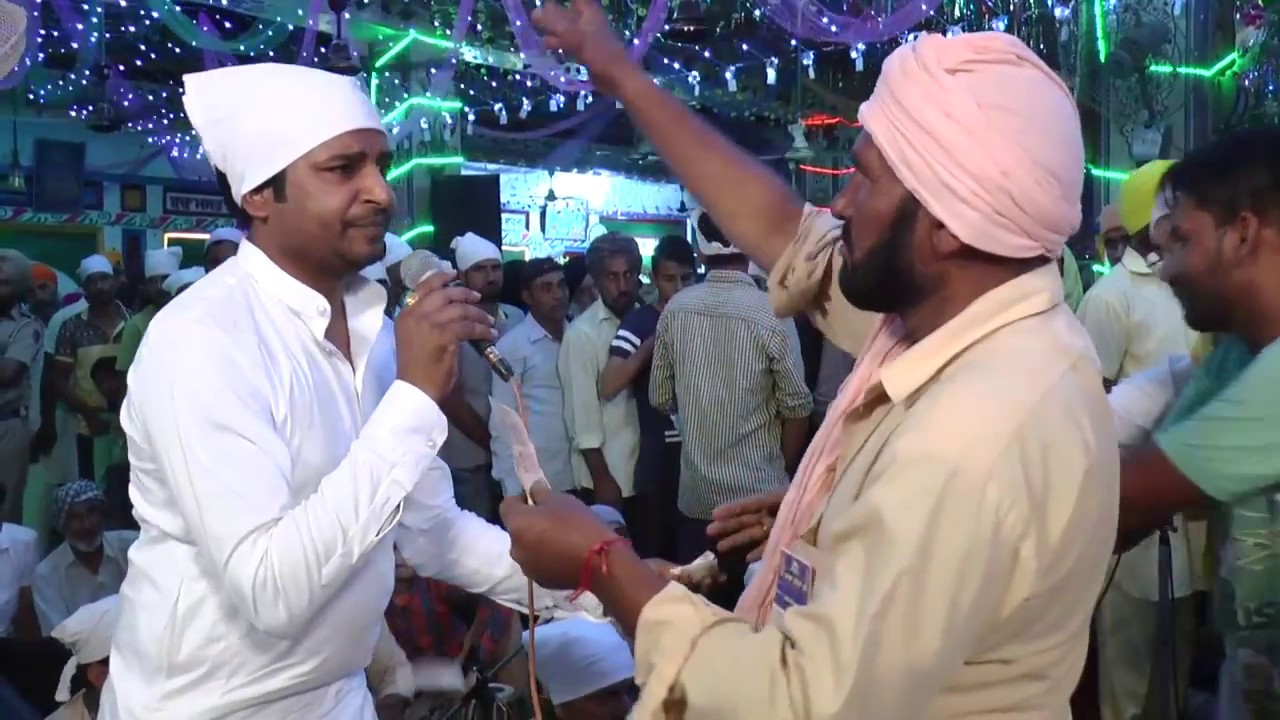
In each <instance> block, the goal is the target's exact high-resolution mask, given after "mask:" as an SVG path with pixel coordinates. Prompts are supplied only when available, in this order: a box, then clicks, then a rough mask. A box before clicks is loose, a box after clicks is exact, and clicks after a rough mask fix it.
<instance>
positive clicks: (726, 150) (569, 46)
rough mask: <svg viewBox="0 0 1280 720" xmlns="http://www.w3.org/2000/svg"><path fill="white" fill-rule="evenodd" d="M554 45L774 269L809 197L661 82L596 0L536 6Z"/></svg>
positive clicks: (736, 237)
mask: <svg viewBox="0 0 1280 720" xmlns="http://www.w3.org/2000/svg"><path fill="white" fill-rule="evenodd" d="M534 24H535V25H537V26H538V27H539V28H541V29H542V30H543V32H545V33H546V40H547V44H548V46H549V47H551V48H553V49H563V50H565V51H566V52H568V53H570V54H571V55H573V56H575V57H576V58H577V60H578V61H579V62H581V63H582V64H583V65H585V66H586V68H587V70H588V72H589V73H590V74H591V80H592V82H594V83H595V85H596V87H598V88H600V89H601V90H602V91H604V92H606V93H608V94H609V95H610V96H612V97H614V98H616V99H618V100H620V101H621V102H622V105H623V108H624V109H625V110H626V111H627V114H628V115H629V116H630V117H631V122H632V123H634V124H635V126H636V127H637V128H638V129H639V130H640V132H641V133H643V134H644V136H645V137H646V138H648V139H649V141H650V142H651V143H653V146H654V148H655V149H656V150H657V151H658V154H659V155H661V156H662V160H663V161H664V162H665V163H666V164H667V166H668V167H670V168H671V171H672V172H673V173H674V174H675V176H676V177H678V178H679V179H680V181H681V182H682V183H683V184H684V186H685V187H686V188H687V189H688V190H689V192H691V193H692V194H693V195H694V196H696V197H697V198H698V200H699V201H701V202H702V204H703V206H704V207H706V209H707V210H708V211H709V212H710V213H711V216H712V217H713V218H715V221H716V224H717V225H718V226H719V227H720V229H721V230H723V231H724V233H725V235H726V236H728V237H729V239H730V240H732V241H733V243H734V244H735V245H737V246H738V247H740V248H742V250H743V252H745V253H746V254H747V255H749V256H751V259H752V260H755V261H756V264H758V265H760V267H762V268H765V269H769V268H772V267H773V264H774V263H775V262H776V261H777V259H778V257H779V256H780V255H781V254H782V251H783V249H784V248H785V247H786V245H787V244H788V243H789V242H790V241H791V238H793V237H795V235H796V227H797V225H799V223H800V212H801V210H802V209H803V207H804V203H803V202H802V201H801V200H800V198H798V197H796V195H795V193H793V192H792V191H791V188H790V186H788V185H787V183H786V182H785V181H784V180H783V179H782V177H781V176H779V175H778V174H777V173H775V172H774V171H773V170H771V169H769V168H768V167H766V166H765V165H764V164H763V163H761V162H760V161H759V160H757V159H755V158H753V157H751V156H750V155H748V154H747V153H746V152H744V151H743V150H742V149H741V148H739V147H738V146H737V145H735V144H734V143H733V142H732V141H731V140H729V139H728V138H726V137H724V136H723V135H721V134H720V133H719V132H717V131H716V130H714V129H713V128H712V127H711V126H710V125H708V124H707V123H706V121H704V120H703V119H702V118H700V117H699V116H698V114H697V113H695V112H694V111H693V110H691V109H690V108H689V106H688V105H686V104H685V103H684V101H683V100H680V99H679V98H677V97H676V96H674V95H672V94H671V93H669V92H667V91H666V90H663V89H662V88H660V87H658V85H656V84H655V83H654V82H653V78H652V77H650V76H649V75H648V73H646V72H645V71H644V68H642V67H641V66H640V65H639V64H638V63H636V62H635V61H634V60H632V59H631V57H630V56H629V55H628V54H627V50H626V48H625V47H624V46H623V45H622V43H621V42H619V40H618V38H617V36H616V35H614V33H613V31H612V29H610V27H609V21H608V18H607V17H606V16H605V14H604V12H603V11H602V10H601V9H600V6H599V4H597V3H596V2H595V0H586V1H583V0H575V2H574V4H573V9H572V10H569V9H568V8H565V7H563V6H561V5H560V4H559V3H546V4H544V5H542V6H541V8H540V9H539V10H538V11H536V12H535V13H534Z"/></svg>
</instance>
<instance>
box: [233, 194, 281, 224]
mask: <svg viewBox="0 0 1280 720" xmlns="http://www.w3.org/2000/svg"><path fill="white" fill-rule="evenodd" d="M275 203H276V200H275V194H274V193H273V192H272V191H271V188H268V187H260V188H257V189H255V190H250V191H249V192H248V193H246V194H245V196H244V197H243V198H241V199H240V207H241V208H242V209H243V210H244V211H245V212H246V213H248V215H249V217H251V218H253V219H254V220H262V221H263V222H265V221H266V220H267V218H268V217H270V215H271V207H272V206H273V205H275Z"/></svg>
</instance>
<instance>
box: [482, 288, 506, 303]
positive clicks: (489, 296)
mask: <svg viewBox="0 0 1280 720" xmlns="http://www.w3.org/2000/svg"><path fill="white" fill-rule="evenodd" d="M500 300H502V286H501V285H486V286H484V288H483V289H482V290H481V291H480V302H482V303H496V302H499V301H500Z"/></svg>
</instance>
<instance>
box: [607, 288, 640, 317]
mask: <svg viewBox="0 0 1280 720" xmlns="http://www.w3.org/2000/svg"><path fill="white" fill-rule="evenodd" d="M635 306H636V296H635V295H634V294H632V293H621V294H619V295H616V296H614V298H613V302H606V303H605V307H607V308H608V309H609V312H611V313H613V314H614V315H615V316H616V317H617V318H618V319H622V318H623V317H625V316H626V314H627V313H629V312H631V311H632V310H633V309H635Z"/></svg>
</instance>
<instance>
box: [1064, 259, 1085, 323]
mask: <svg viewBox="0 0 1280 720" xmlns="http://www.w3.org/2000/svg"><path fill="white" fill-rule="evenodd" d="M1062 296H1063V299H1064V300H1066V302H1067V307H1069V308H1071V312H1075V311H1076V309H1077V308H1079V307H1080V301H1081V300H1083V299H1084V283H1083V282H1082V281H1081V280H1080V263H1078V262H1076V256H1075V255H1073V254H1072V253H1071V248H1068V247H1064V248H1062Z"/></svg>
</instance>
